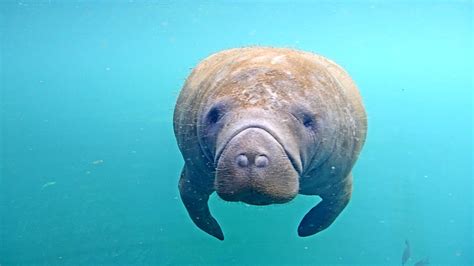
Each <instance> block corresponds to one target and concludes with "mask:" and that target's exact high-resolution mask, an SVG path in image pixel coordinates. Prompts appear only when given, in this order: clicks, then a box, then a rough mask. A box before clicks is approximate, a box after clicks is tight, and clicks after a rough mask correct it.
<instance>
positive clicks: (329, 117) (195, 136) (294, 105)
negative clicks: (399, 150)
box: [174, 47, 367, 240]
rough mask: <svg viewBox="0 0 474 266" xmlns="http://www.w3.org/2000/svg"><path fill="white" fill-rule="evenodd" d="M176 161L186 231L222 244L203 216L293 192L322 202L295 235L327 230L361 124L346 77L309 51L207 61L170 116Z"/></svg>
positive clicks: (348, 182)
mask: <svg viewBox="0 0 474 266" xmlns="http://www.w3.org/2000/svg"><path fill="white" fill-rule="evenodd" d="M174 131H175V135H176V139H177V142H178V146H179V149H180V151H181V153H182V155H183V158H184V160H185V165H184V167H183V170H182V173H181V178H180V181H179V191H180V194H181V199H182V201H183V203H184V205H185V207H186V209H187V211H188V213H189V215H190V217H191V219H192V220H193V221H194V223H195V224H196V225H197V226H198V227H199V228H201V229H202V230H204V231H205V232H207V233H209V234H210V235H212V236H214V237H216V238H218V239H221V240H223V239H224V235H223V233H222V230H221V228H220V226H219V224H218V223H217V221H216V220H215V219H214V218H213V216H212V215H211V213H210V211H209V207H208V200H209V196H210V195H211V194H212V193H213V192H214V191H216V192H217V194H218V195H219V197H221V198H222V199H224V200H226V201H242V202H245V203H248V204H254V205H267V204H275V203H285V202H288V201H290V200H292V199H293V198H294V197H295V196H296V195H297V194H304V195H318V196H320V197H321V198H322V201H321V202H320V203H319V204H317V205H316V206H315V207H314V208H312V209H311V210H310V211H309V212H308V213H307V214H306V215H305V216H304V218H303V220H302V221H301V223H300V225H299V227H298V234H299V235H300V236H309V235H313V234H315V233H317V232H319V231H321V230H324V229H325V228H327V227H328V226H329V225H331V223H332V222H333V221H334V220H335V219H336V217H337V216H338V215H339V214H340V213H341V211H342V210H343V209H344V208H345V206H346V205H347V203H348V202H349V199H350V197H351V191H352V175H351V169H352V167H353V165H354V163H355V161H356V160H357V157H358V155H359V152H360V151H361V148H362V146H363V144H364V141H365V136H366V131H367V121H366V114H365V111H364V107H363V104H362V100H361V97H360V95H359V92H358V90H357V87H356V85H355V84H354V82H353V81H352V79H351V78H350V77H349V75H348V74H347V73H346V72H345V71H344V70H343V69H342V68H341V67H340V66H338V65H336V64H335V63H334V62H332V61H330V60H328V59H326V58H324V57H322V56H319V55H315V54H312V53H309V52H303V51H297V50H292V49H281V48H268V47H250V48H238V49H231V50H226V51H222V52H219V53H216V54H214V55H211V56H209V57H208V58H207V59H205V60H203V61H202V62H201V63H200V64H199V65H198V66H197V67H196V68H195V69H194V70H193V72H192V73H191V75H190V76H189V77H188V79H187V81H186V83H185V85H184V87H183V88H182V90H181V93H180V95H179V98H178V101H177V104H176V107H175V112H174Z"/></svg>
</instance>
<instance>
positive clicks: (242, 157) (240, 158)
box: [236, 154, 249, 167]
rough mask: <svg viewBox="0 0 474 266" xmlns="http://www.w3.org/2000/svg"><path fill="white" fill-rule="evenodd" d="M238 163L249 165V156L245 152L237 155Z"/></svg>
mask: <svg viewBox="0 0 474 266" xmlns="http://www.w3.org/2000/svg"><path fill="white" fill-rule="evenodd" d="M236 160H237V165H238V166H240V167H247V166H248V165H249V158H247V156H245V155H244V154H240V155H239V156H237V159H236Z"/></svg>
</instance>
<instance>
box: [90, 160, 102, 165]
mask: <svg viewBox="0 0 474 266" xmlns="http://www.w3.org/2000/svg"><path fill="white" fill-rule="evenodd" d="M102 163H104V160H95V161H93V162H92V164H94V165H98V164H102Z"/></svg>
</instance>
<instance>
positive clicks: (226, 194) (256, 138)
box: [215, 127, 298, 205]
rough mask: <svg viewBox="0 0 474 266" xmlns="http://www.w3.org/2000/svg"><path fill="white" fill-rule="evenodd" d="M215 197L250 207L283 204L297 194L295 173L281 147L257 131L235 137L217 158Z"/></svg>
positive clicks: (296, 174) (275, 141) (259, 129)
mask: <svg viewBox="0 0 474 266" xmlns="http://www.w3.org/2000/svg"><path fill="white" fill-rule="evenodd" d="M215 187H216V191H217V194H218V195H219V196H220V197H221V198H222V199H224V200H226V201H242V202H245V203H248V204H254V205H267V204H272V203H284V202H288V201H290V200H291V199H293V198H294V197H295V196H296V194H297V193H298V172H297V171H296V170H295V168H294V167H293V165H292V163H291V160H290V159H289V157H288V156H287V155H286V152H285V150H284V148H283V146H282V145H281V144H280V143H279V142H278V141H277V140H276V139H275V138H274V137H273V136H272V135H271V134H270V133H268V132H267V131H265V130H264V129H261V128H254V127H251V128H247V129H244V130H242V131H241V132H239V133H237V134H236V135H235V136H234V137H232V138H231V139H230V141H229V142H228V143H227V144H226V145H225V147H224V148H223V151H222V153H221V154H220V156H219V157H218V158H217V169H216V178H215Z"/></svg>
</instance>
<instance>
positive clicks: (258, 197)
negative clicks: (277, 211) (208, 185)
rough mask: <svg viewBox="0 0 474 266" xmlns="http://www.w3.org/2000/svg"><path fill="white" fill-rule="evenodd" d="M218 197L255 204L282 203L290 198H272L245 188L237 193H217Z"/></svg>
mask: <svg viewBox="0 0 474 266" xmlns="http://www.w3.org/2000/svg"><path fill="white" fill-rule="evenodd" d="M218 195H219V197H221V199H223V200H225V201H230V202H237V201H241V202H243V203H247V204H251V205H257V206H265V205H271V204H283V203H287V202H288V201H290V200H292V199H293V197H291V198H274V197H270V196H269V195H266V194H264V193H263V194H262V193H261V192H259V191H257V190H255V189H253V188H247V189H245V190H243V191H240V192H239V193H238V194H219V192H218Z"/></svg>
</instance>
